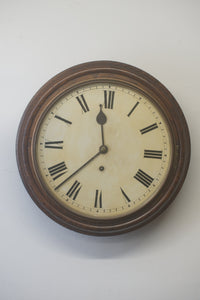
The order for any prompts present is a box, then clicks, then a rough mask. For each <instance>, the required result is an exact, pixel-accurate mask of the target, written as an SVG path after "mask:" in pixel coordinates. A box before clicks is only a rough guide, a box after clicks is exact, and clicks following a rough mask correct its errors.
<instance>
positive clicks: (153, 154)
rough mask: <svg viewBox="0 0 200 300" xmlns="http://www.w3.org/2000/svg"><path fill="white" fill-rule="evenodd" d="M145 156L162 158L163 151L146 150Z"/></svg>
mask: <svg viewBox="0 0 200 300" xmlns="http://www.w3.org/2000/svg"><path fill="white" fill-rule="evenodd" d="M144 157H145V158H156V159H162V151H157V150H144Z"/></svg>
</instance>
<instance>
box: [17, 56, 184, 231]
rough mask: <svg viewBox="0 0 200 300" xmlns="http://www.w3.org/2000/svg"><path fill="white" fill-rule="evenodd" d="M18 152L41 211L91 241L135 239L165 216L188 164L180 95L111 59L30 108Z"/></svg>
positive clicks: (80, 71) (50, 87)
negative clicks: (129, 235) (135, 233)
mask: <svg viewBox="0 0 200 300" xmlns="http://www.w3.org/2000/svg"><path fill="white" fill-rule="evenodd" d="M16 145H17V162H18V168H19V172H20V175H21V177H22V180H23V183H24V185H25V187H26V189H27V191H28V192H29V194H30V196H31V197H32V199H33V200H34V201H35V203H36V204H37V205H38V206H39V208H40V209H41V210H42V211H43V212H45V213H46V214H47V215H48V216H49V217H50V218H52V219H53V220H54V221H56V222H58V223H59V224H61V225H63V226H65V227H67V228H69V229H72V230H75V231H78V232H81V233H84V234H89V235H116V234H121V233H125V232H129V231H132V230H135V229H137V228H138V227H140V226H143V225H144V224H146V223H148V222H150V221H151V220H153V219H154V218H155V217H157V216H158V215H160V214H161V213H162V211H164V210H165V209H166V208H167V207H168V205H169V204H170V203H171V202H172V201H173V200H174V198H175V197H176V195H177V193H178V191H179V190H180V188H181V186H182V184H183V182H184V179H185V176H186V174H187V170H188V166H189V161H190V137H189V131H188V127H187V123H186V120H185V118H184V115H183V113H182V110H181V109H180V106H179V105H178V103H177V102H176V100H175V99H174V97H173V96H172V95H171V94H170V92H169V91H168V90H167V89H166V88H165V87H164V86H163V85H162V84H161V83H160V82H159V81H157V80H156V79H155V78H153V77H152V76H151V75H149V74H147V73H146V72H144V71H142V70H139V69H137V68H135V67H132V66H130V65H127V64H123V63H119V62H111V61H97V62H89V63H85V64H81V65H78V66H74V67H72V68H70V69H67V70H65V71H63V72H61V73H60V74H58V75H56V76H55V77H54V78H52V79H50V80H49V81H48V82H47V83H46V84H45V85H44V86H43V87H42V88H41V89H40V90H39V91H38V92H37V93H36V95H35V96H34V97H33V98H32V100H31V102H30V103H29V105H28V106H27V108H26V110H25V112H24V115H23V117H22V120H21V123H20V126H19V130H18V136H17V144H16Z"/></svg>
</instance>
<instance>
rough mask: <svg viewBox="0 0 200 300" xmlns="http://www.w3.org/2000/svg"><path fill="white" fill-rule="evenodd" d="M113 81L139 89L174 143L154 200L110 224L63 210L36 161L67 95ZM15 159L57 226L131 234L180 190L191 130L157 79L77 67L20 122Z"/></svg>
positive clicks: (39, 96)
mask: <svg viewBox="0 0 200 300" xmlns="http://www.w3.org/2000/svg"><path fill="white" fill-rule="evenodd" d="M95 82H111V83H118V84H120V85H124V86H128V87H130V88H134V89H138V90H139V91H140V92H142V93H143V94H145V95H147V96H148V97H149V98H151V99H152V101H153V102H154V103H155V104H156V105H157V106H158V107H159V109H160V110H161V111H162V113H163V115H164V117H165V119H166V122H167V123H168V126H169V128H170V132H171V138H172V153H173V155H172V163H171V168H170V171H169V174H168V176H167V179H166V181H165V183H164V184H163V186H162V187H161V189H160V190H159V191H158V193H157V194H156V195H155V196H154V197H153V199H152V200H151V201H150V202H149V203H148V204H146V205H145V206H144V207H142V208H141V209H139V210H138V211H136V212H134V213H131V214H128V215H127V216H124V217H119V218H116V219H110V220H108V219H107V220H97V219H92V218H87V217H85V216H80V215H78V214H76V213H74V212H72V211H70V210H68V209H67V208H65V207H63V206H61V205H60V204H59V203H58V202H57V201H56V200H55V199H54V198H53V197H52V195H50V194H49V192H48V190H47V189H46V187H45V185H44V184H43V183H42V181H41V180H40V176H39V175H38V172H37V166H36V162H35V154H34V148H35V138H36V135H37V131H38V128H39V126H40V123H41V120H42V119H43V117H44V115H45V113H46V112H47V111H48V110H49V108H50V107H51V106H52V105H53V104H54V103H55V101H56V100H57V99H58V98H59V97H60V96H61V95H63V94H64V93H67V92H69V91H71V90H73V89H75V88H77V87H80V86H81V85H85V84H91V83H95ZM16 154H17V163H18V168H19V172H20V175H21V178H22V181H23V183H24V185H25V187H26V189H27V191H28V192H29V194H30V196H31V197H32V199H33V200H34V201H35V203H36V204H37V205H38V206H39V207H40V209H42V210H43V212H45V213H46V214H47V215H48V216H49V217H50V218H52V219H53V220H54V221H56V222H57V223H59V224H61V225H63V226H65V227H67V228H69V229H72V230H75V231H78V232H80V233H84V234H89V235H99V236H100V235H116V234H121V233H125V232H128V231H132V230H134V229H136V228H138V227H140V226H142V225H144V224H146V223H148V222H150V221H151V220H152V219H154V218H155V217H156V216H158V215H160V213H162V211H163V210H164V209H166V208H167V207H168V205H169V204H170V203H171V202H172V201H173V200H174V198H175V196H176V195H177V193H178V191H179V190H180V188H181V186H182V184H183V182H184V179H185V176H186V173H187V170H188V166H189V161H190V137H189V130H188V126H187V123H186V120H185V117H184V115H183V113H182V110H181V108H180V106H179V105H178V103H177V102H176V100H175V99H174V97H173V96H172V95H171V93H170V92H169V91H168V90H167V89H166V88H165V87H164V86H163V85H162V84H161V83H160V82H159V81H158V80H156V79H155V78H153V77H152V76H151V75H149V74H147V73H146V72H144V71H142V70H140V69H138V68H135V67H133V66H130V65H127V64H123V63H119V62H112V61H96V62H89V63H84V64H80V65H77V66H74V67H72V68H70V69H67V70H65V71H63V72H61V73H59V74H58V75H56V76H55V77H53V78H52V79H50V80H49V81H48V82H47V83H46V84H45V85H44V86H43V87H42V88H41V89H40V90H39V91H38V92H37V93H36V95H35V96H34V97H33V98H32V100H31V102H30V103H29V104H28V106H27V108H26V110H25V112H24V115H23V117H22V119H21V122H20V126H19V129H18V135H17V144H16Z"/></svg>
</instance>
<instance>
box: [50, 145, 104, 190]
mask: <svg viewBox="0 0 200 300" xmlns="http://www.w3.org/2000/svg"><path fill="white" fill-rule="evenodd" d="M101 153H102V152H101V151H100V150H99V152H97V153H96V154H95V155H94V156H93V157H91V158H90V159H89V160H88V161H87V162H86V163H84V164H83V165H82V166H81V167H80V168H78V169H77V170H76V171H75V172H74V173H72V174H71V175H70V176H69V177H67V178H66V179H65V180H64V181H63V182H61V183H60V184H59V185H57V187H55V189H54V190H57V189H59V187H61V185H63V184H64V183H65V182H67V181H68V180H70V178H72V177H73V176H74V175H75V174H77V173H78V172H79V171H80V170H81V169H83V168H84V167H85V166H86V165H88V164H89V163H90V162H91V161H92V160H93V159H95V158H96V157H97V156H99V154H101Z"/></svg>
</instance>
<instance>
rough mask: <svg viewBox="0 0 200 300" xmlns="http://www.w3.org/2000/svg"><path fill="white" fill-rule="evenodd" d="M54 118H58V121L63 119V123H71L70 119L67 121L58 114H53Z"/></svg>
mask: <svg viewBox="0 0 200 300" xmlns="http://www.w3.org/2000/svg"><path fill="white" fill-rule="evenodd" d="M54 118H56V119H58V120H60V121H63V122H65V123H67V124H72V122H71V121H68V120H66V119H64V118H61V117H60V116H57V115H55V117H54Z"/></svg>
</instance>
